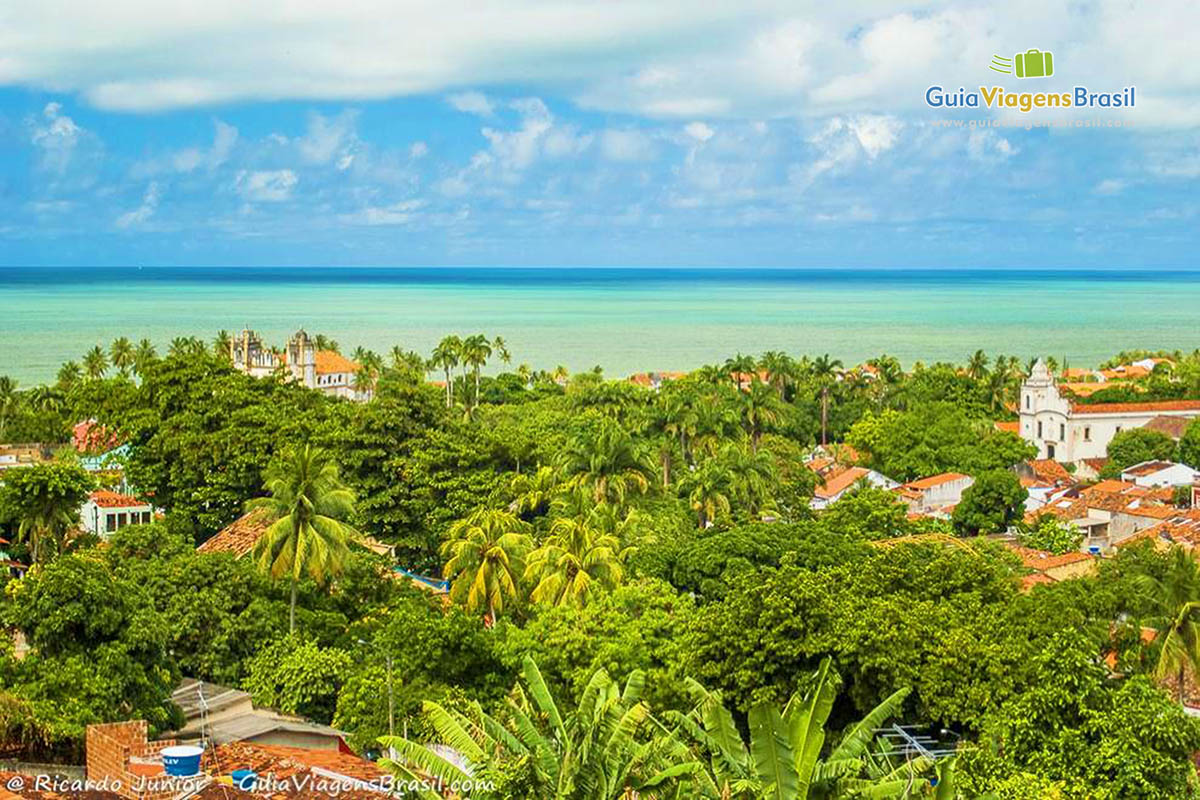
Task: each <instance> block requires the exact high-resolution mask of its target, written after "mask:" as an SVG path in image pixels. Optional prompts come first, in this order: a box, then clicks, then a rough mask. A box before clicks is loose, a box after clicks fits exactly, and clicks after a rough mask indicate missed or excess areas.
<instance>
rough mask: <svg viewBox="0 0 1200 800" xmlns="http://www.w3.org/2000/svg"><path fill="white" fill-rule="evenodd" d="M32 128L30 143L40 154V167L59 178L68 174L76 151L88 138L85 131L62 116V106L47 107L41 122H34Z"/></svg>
mask: <svg viewBox="0 0 1200 800" xmlns="http://www.w3.org/2000/svg"><path fill="white" fill-rule="evenodd" d="M29 125H30V128H31V129H32V131H31V134H30V139H31V141H32V142H33V144H34V146H35V147H36V148H37V149H38V151H39V154H40V156H39V159H38V161H39V165H40V166H41V167H42V168H43V169H45V170H47V171H49V172H54V173H57V174H59V175H62V174H64V173H66V171H67V168H68V167H69V166H70V165H71V159H72V156H73V155H74V154H75V149H76V147H77V146H78V145H79V144H80V142H81V140H82V139H83V138H84V136H85V135H86V132H85V131H84V130H83V128H81V127H79V126H78V125H76V124H75V120H73V119H71V118H70V117H68V116H67V115H66V114H64V113H62V105H61V104H60V103H47V104H46V107H45V108H43V109H42V115H41V120H37V119H31V120H30V121H29Z"/></svg>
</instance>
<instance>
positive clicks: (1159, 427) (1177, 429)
mask: <svg viewBox="0 0 1200 800" xmlns="http://www.w3.org/2000/svg"><path fill="white" fill-rule="evenodd" d="M1191 422H1192V421H1191V420H1190V419H1188V418H1187V417H1164V416H1158V417H1155V418H1154V419H1152V420H1150V421H1149V422H1147V423H1146V424H1145V425H1144V426H1143V427H1145V429H1146V430H1148V431H1157V432H1158V433H1161V434H1163V435H1164V436H1169V437H1171V438H1172V439H1174V440H1175V441H1177V442H1178V441H1179V440H1180V439H1182V438H1183V434H1184V432H1185V431H1186V430H1187V426H1188V425H1190V424H1191Z"/></svg>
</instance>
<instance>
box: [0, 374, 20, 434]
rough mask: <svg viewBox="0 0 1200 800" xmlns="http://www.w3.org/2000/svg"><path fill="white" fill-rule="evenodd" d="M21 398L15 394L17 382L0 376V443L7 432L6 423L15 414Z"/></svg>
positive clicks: (5, 376)
mask: <svg viewBox="0 0 1200 800" xmlns="http://www.w3.org/2000/svg"><path fill="white" fill-rule="evenodd" d="M20 401H21V397H20V395H18V394H17V382H16V381H14V380H13V379H12V378H10V377H8V376H7V375H0V442H2V441H4V434H5V433H6V432H7V431H8V423H9V420H11V419H12V418H13V417H14V416H15V415H16V413H17V407H18V406H19V405H20Z"/></svg>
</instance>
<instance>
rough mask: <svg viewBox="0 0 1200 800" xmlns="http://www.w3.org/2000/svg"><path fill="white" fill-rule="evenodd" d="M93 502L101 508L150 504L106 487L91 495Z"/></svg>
mask: <svg viewBox="0 0 1200 800" xmlns="http://www.w3.org/2000/svg"><path fill="white" fill-rule="evenodd" d="M90 496H91V498H92V502H94V503H95V504H96V505H98V506H100V507H101V508H141V507H142V506H148V505H150V504H149V503H146V502H143V501H142V500H138V499H137V498H136V497H133V496H132V495H128V494H121V493H120V492H110V491H107V490H105V489H101V490H100V491H96V492H92V494H91V495H90Z"/></svg>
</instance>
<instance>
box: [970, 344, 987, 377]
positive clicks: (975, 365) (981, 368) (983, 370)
mask: <svg viewBox="0 0 1200 800" xmlns="http://www.w3.org/2000/svg"><path fill="white" fill-rule="evenodd" d="M987 371H988V357H987V356H986V355H985V354H984V352H983V351H982V350H976V351H975V352H974V353H972V354H971V357H970V358H969V359H967V376H968V377H969V378H971V380H975V381H977V380H981V379H982V378H983V376H985V375H987Z"/></svg>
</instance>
